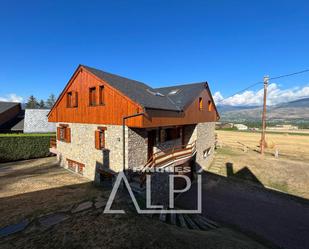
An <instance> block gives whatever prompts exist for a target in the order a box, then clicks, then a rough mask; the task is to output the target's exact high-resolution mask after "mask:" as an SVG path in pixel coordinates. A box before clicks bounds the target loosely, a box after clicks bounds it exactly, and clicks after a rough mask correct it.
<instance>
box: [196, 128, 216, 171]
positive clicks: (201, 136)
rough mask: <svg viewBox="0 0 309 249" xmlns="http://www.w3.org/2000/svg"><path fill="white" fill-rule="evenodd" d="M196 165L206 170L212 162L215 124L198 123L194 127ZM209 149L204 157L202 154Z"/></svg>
mask: <svg viewBox="0 0 309 249" xmlns="http://www.w3.org/2000/svg"><path fill="white" fill-rule="evenodd" d="M196 134H197V140H196V149H197V153H196V163H197V166H200V167H202V168H203V169H207V168H208V167H209V165H210V163H211V162H212V160H213V156H214V147H215V122H207V123H199V124H197V125H196ZM208 149H210V151H209V154H208V155H207V156H206V157H205V156H204V152H205V151H206V150H208Z"/></svg>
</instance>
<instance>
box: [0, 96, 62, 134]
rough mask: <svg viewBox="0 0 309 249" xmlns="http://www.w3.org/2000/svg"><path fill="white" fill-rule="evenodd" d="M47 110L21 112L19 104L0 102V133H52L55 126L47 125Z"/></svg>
mask: <svg viewBox="0 0 309 249" xmlns="http://www.w3.org/2000/svg"><path fill="white" fill-rule="evenodd" d="M49 112H50V110H49V109H26V110H23V108H22V106H21V103H15V102H3V101H0V133H22V132H24V133H52V132H56V125H55V124H53V123H49V122H48V119H47V115H48V113H49Z"/></svg>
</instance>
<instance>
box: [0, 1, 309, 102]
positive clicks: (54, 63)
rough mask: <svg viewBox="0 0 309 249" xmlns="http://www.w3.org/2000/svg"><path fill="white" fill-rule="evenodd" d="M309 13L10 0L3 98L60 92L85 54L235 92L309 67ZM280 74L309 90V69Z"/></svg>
mask: <svg viewBox="0 0 309 249" xmlns="http://www.w3.org/2000/svg"><path fill="white" fill-rule="evenodd" d="M308 13H309V3H308V2H307V1H295V0H294V1H255V2H253V1H237V0H233V1H150V0H149V1H147V0H144V1H134V0H132V1H76V0H75V1H12V0H10V1H1V9H0V32H1V33H0V34H1V36H0V55H1V60H0V99H1V98H2V99H5V98H9V96H8V95H9V94H16V96H21V97H23V99H24V100H25V99H27V97H28V96H29V95H30V94H34V95H35V96H37V97H38V98H39V99H41V98H43V99H46V98H47V97H48V95H49V94H50V93H55V94H56V95H58V94H59V93H60V91H61V90H62V89H63V87H64V86H65V84H66V83H67V81H68V79H69V78H70V76H71V74H72V73H73V72H74V70H75V68H76V67H77V65H78V64H86V65H89V66H93V67H97V68H100V69H103V70H105V71H108V72H112V73H116V74H120V75H123V76H126V77H128V78H132V79H136V80H140V81H142V82H145V83H147V84H150V85H151V86H153V87H159V86H164V85H172V84H180V83H188V82H199V81H208V82H209V84H210V86H211V90H212V92H213V93H215V92H220V96H223V97H226V96H229V95H230V94H232V93H234V92H236V91H238V90H240V89H242V88H245V87H246V86H247V85H250V84H252V83H255V82H256V81H260V80H262V78H263V75H264V74H269V75H270V76H277V75H281V74H285V73H290V72H294V71H299V70H302V69H306V68H309V32H308V30H309V15H308ZM274 83H276V87H277V89H279V90H280V91H292V92H293V91H302V89H303V88H304V87H305V94H306V93H307V90H308V96H309V88H308V89H307V88H306V87H308V86H309V73H308V74H303V75H299V76H297V77H290V78H285V79H281V80H280V81H279V80H278V81H276V82H274ZM296 87H298V88H297V89H295V88H296ZM253 90H259V87H257V88H256V89H253ZM255 93H256V92H253V94H255ZM217 95H218V96H219V93H217ZM220 96H219V98H220ZM301 96H302V95H301Z"/></svg>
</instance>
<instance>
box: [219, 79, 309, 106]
mask: <svg viewBox="0 0 309 249" xmlns="http://www.w3.org/2000/svg"><path fill="white" fill-rule="evenodd" d="M267 92H268V93H267V104H268V105H276V104H279V103H284V102H289V101H293V100H296V99H300V98H305V97H309V86H305V87H302V88H300V87H294V88H289V89H280V87H279V86H278V85H277V84H276V83H272V84H270V85H269V86H268V91H267ZM263 95H264V90H263V89H260V90H258V91H245V92H243V93H240V94H236V95H234V96H232V97H230V98H227V99H224V97H223V96H222V94H221V93H220V92H216V93H215V94H214V100H215V102H216V103H217V104H218V105H233V106H237V105H261V104H262V103H263Z"/></svg>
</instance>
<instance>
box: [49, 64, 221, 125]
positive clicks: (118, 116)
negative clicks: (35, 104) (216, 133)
mask: <svg viewBox="0 0 309 249" xmlns="http://www.w3.org/2000/svg"><path fill="white" fill-rule="evenodd" d="M102 85H104V105H98V104H97V105H96V106H90V105H89V89H90V88H92V87H96V93H97V94H96V103H99V87H100V86H102ZM67 92H73V93H75V92H76V96H78V100H77V103H78V106H77V107H67V97H66V93H67ZM199 98H202V99H203V109H202V110H200V109H199ZM208 101H212V102H213V100H212V98H211V96H210V93H209V91H208V90H207V89H206V88H205V90H204V91H202V92H201V93H200V95H198V96H196V99H195V100H194V101H192V103H191V104H190V105H188V106H187V108H186V110H185V111H184V112H174V111H162V110H147V113H146V115H145V116H138V117H134V118H130V119H128V120H127V121H126V125H127V126H130V127H137V128H148V127H149V128H150V127H159V126H171V125H184V124H195V123H200V122H214V121H217V119H218V117H217V112H216V110H215V108H212V110H211V111H208V106H207V104H208ZM137 112H139V113H140V112H143V108H142V107H141V106H140V105H138V104H137V103H135V102H134V101H132V100H131V99H129V98H128V97H127V96H125V95H123V94H122V93H121V92H119V91H118V90H117V89H115V88H113V87H112V86H110V85H109V84H108V83H106V82H104V81H103V80H101V79H99V78H98V77H96V76H95V75H93V74H92V73H90V72H88V71H87V70H86V69H85V68H83V67H79V68H78V69H77V70H76V71H75V73H74V75H73V76H72V78H71V79H70V81H69V83H68V84H67V86H66V88H65V89H64V91H63V92H62V94H61V95H60V97H59V99H58V100H57V102H56V104H55V106H54V107H53V109H52V110H51V112H50V113H49V116H48V121H49V122H70V123H71V122H72V123H89V124H109V125H121V124H122V118H123V117H125V116H128V115H132V114H136V113H137Z"/></svg>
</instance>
